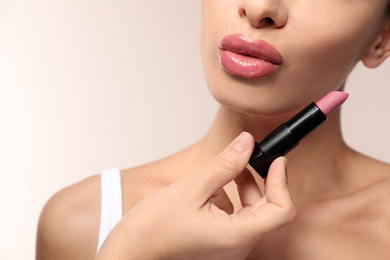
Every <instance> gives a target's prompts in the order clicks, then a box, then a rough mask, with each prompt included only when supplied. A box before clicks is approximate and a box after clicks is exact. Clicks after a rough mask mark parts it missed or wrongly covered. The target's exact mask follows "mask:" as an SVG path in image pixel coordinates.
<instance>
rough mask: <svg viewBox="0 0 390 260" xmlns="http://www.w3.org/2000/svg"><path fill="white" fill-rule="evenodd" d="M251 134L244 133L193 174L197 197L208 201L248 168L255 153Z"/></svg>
mask: <svg viewBox="0 0 390 260" xmlns="http://www.w3.org/2000/svg"><path fill="white" fill-rule="evenodd" d="M253 146H254V140H253V137H252V135H251V134H249V133H247V132H242V133H241V134H240V135H239V136H238V137H237V138H236V139H235V140H233V141H232V142H231V143H230V144H229V145H228V147H227V148H226V149H225V150H224V151H223V152H222V153H220V154H219V155H218V156H217V157H215V158H214V159H213V160H212V161H210V162H209V163H208V164H207V165H206V166H205V167H203V168H202V169H201V170H199V171H197V172H195V173H194V174H191V175H190V176H189V181H191V182H192V183H193V185H194V187H195V188H196V191H197V195H199V196H201V197H202V198H203V199H205V200H207V199H208V198H210V197H211V196H212V195H213V194H214V193H215V192H216V191H218V190H219V189H221V188H222V187H223V186H224V185H226V184H227V183H229V182H230V181H232V180H234V179H235V178H236V176H238V175H239V174H240V173H241V172H242V171H243V170H244V169H245V167H246V166H247V164H248V161H249V157H250V156H251V154H252V152H253Z"/></svg>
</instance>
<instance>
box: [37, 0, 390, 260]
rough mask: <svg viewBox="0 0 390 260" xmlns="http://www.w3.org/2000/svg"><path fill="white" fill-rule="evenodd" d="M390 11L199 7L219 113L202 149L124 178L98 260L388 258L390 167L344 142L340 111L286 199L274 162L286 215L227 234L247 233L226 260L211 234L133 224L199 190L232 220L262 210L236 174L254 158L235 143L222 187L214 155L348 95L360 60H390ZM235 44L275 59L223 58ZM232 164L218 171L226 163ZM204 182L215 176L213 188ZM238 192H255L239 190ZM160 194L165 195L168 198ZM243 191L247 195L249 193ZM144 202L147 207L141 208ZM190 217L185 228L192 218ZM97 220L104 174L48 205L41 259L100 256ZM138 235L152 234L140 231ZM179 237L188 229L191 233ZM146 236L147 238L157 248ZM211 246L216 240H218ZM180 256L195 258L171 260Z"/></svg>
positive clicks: (346, 6) (314, 138) (265, 2)
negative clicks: (115, 258)
mask: <svg viewBox="0 0 390 260" xmlns="http://www.w3.org/2000/svg"><path fill="white" fill-rule="evenodd" d="M389 6H390V2H389V1H387V0H372V1H364V0H352V1H341V0H327V1H312V0H302V1H287V0H228V1H217V0H203V6H202V24H201V52H202V58H203V65H204V70H205V75H206V79H207V83H208V86H209V89H210V92H211V93H212V95H213V96H214V98H215V99H216V100H217V101H218V102H219V103H220V104H221V106H220V109H219V111H218V114H217V116H216V119H215V121H214V123H213V125H212V126H211V128H210V130H209V132H208V133H207V134H206V136H205V137H204V138H203V139H202V140H201V141H199V142H198V143H196V144H194V145H193V146H191V147H189V148H187V149H185V150H183V151H181V152H179V153H177V154H175V155H172V156H170V157H168V158H165V159H163V160H161V161H158V162H154V163H151V164H148V165H145V166H141V167H138V168H134V169H129V170H124V171H122V172H121V180H122V187H123V190H122V193H121V195H122V197H121V198H123V212H124V214H126V213H127V212H129V213H128V214H127V215H126V218H124V220H123V221H122V222H121V223H120V225H118V227H117V228H116V231H115V232H113V233H112V235H110V239H108V240H107V244H106V245H104V246H103V248H102V250H103V249H104V251H102V253H104V254H105V255H103V256H102V257H106V256H107V255H110V254H114V253H115V252H113V251H111V250H110V248H114V245H115V244H116V243H117V242H118V241H119V242H118V244H119V245H120V246H122V247H120V248H121V249H119V250H122V249H123V250H125V251H126V250H127V249H126V247H129V248H131V247H132V245H133V246H136V248H132V249H134V250H135V249H137V250H135V251H137V252H136V253H137V254H135V255H133V256H134V257H133V258H138V259H139V258H141V259H153V258H163V257H169V258H171V257H172V258H175V257H178V258H181V259H187V258H197V257H198V258H206V257H210V258H218V257H224V258H225V259H226V254H224V252H230V253H231V254H228V255H230V256H231V257H232V258H233V259H239V258H247V259H389V258H390V249H389V248H388V244H389V243H390V232H389V231H390V230H389V225H390V204H389V203H388V202H387V201H388V197H389V195H390V189H389V188H390V180H389V177H388V176H389V173H390V166H389V165H388V164H385V163H381V162H378V161H376V160H373V159H371V158H368V157H366V156H364V155H362V154H359V153H357V152H356V151H353V150H352V149H350V148H349V147H348V146H347V145H346V144H345V143H344V141H343V139H342V134H341V130H340V120H339V119H340V115H339V113H340V112H339V110H338V111H335V112H334V113H333V114H332V115H331V116H330V117H329V120H328V122H326V124H324V125H323V126H321V127H320V128H319V129H317V130H316V131H314V132H313V133H312V134H310V135H309V136H308V137H306V139H304V140H303V141H302V143H301V145H300V146H299V147H298V148H297V149H295V150H293V151H292V152H291V153H289V154H288V156H287V158H288V172H289V175H288V185H289V188H288V189H289V191H288V190H287V188H286V186H285V185H283V183H284V177H283V176H284V171H283V168H284V166H285V165H284V162H283V160H282V159H279V160H277V161H275V162H274V165H273V166H272V168H271V169H270V173H269V174H270V176H269V178H268V181H267V184H266V185H268V187H267V186H266V188H265V189H266V195H265V196H266V198H267V199H266V200H267V203H270V202H272V201H273V198H275V197H273V196H271V198H268V197H267V196H270V194H269V193H270V192H269V191H270V187H273V186H274V184H275V185H276V187H279V189H278V192H276V193H272V194H273V195H274V196H276V197H278V196H281V197H282V199H281V201H282V204H281V205H279V206H281V207H280V208H283V209H285V210H281V211H277V212H276V213H275V212H274V213H272V212H271V213H272V214H271V213H270V211H267V210H266V212H262V214H265V215H267V214H268V216H269V218H268V220H269V221H268V223H263V224H264V225H260V226H258V227H256V228H254V229H256V230H255V231H256V232H252V233H250V232H249V230H250V228H249V227H245V225H241V226H240V228H243V229H244V228H245V229H246V230H245V231H248V232H249V233H246V232H243V233H240V232H238V231H235V232H233V233H228V234H235V235H239V238H240V239H241V240H240V241H241V243H242V244H240V241H238V242H237V241H236V240H234V242H226V243H222V246H221V247H220V248H219V250H218V244H216V245H214V246H215V247H213V248H212V249H210V248H205V246H204V244H202V243H201V241H202V239H203V240H204V241H207V242H209V241H208V239H207V238H208V236H209V235H210V234H208V233H202V234H204V237H201V238H202V239H199V240H196V241H195V242H194V240H193V239H194V237H195V236H197V235H195V234H194V233H189V232H183V234H185V235H183V236H181V239H173V238H174V235H172V236H171V234H172V233H174V232H172V230H171V229H169V228H167V229H160V228H158V229H153V227H156V225H151V227H152V230H150V229H147V230H142V229H141V230H140V229H139V228H140V226H137V225H135V224H131V223H132V221H134V222H133V223H142V216H149V214H147V213H148V212H153V206H155V205H157V204H158V203H159V202H161V201H166V200H164V199H161V198H167V197H169V196H171V197H169V198H171V199H173V198H175V199H178V200H174V201H175V202H177V203H178V201H181V200H180V197H183V196H184V195H183V194H184V193H183V192H181V193H179V194H177V196H176V195H169V196H168V195H167V194H171V193H172V190H174V191H177V190H181V191H183V190H187V191H188V192H189V193H191V194H195V193H196V192H195V191H196V189H195V188H202V189H204V191H207V190H208V189H207V188H209V189H210V191H213V192H214V191H216V193H212V194H207V195H208V197H207V198H206V199H205V198H204V197H202V196H201V195H200V194H198V196H197V199H198V200H196V201H197V202H199V201H201V199H203V200H205V201H206V202H208V203H209V204H207V205H213V204H215V205H217V206H218V207H219V208H221V209H222V210H224V211H225V212H228V213H231V212H232V211H233V209H234V211H235V212H236V213H237V212H239V211H240V210H241V208H242V207H243V206H244V210H243V211H245V208H248V207H249V208H250V210H254V211H255V210H257V207H258V205H256V203H258V201H261V199H260V197H261V195H260V191H258V190H256V187H254V185H253V180H251V177H250V175H248V172H247V171H246V170H245V171H244V173H242V174H241V175H240V174H239V173H240V171H241V170H242V169H243V168H244V167H243V165H245V164H246V162H247V161H248V159H249V152H248V150H247V149H244V150H245V151H244V152H242V153H235V152H231V151H232V149H233V148H232V147H234V146H235V144H236V143H237V140H236V141H234V142H233V144H231V145H230V146H228V148H227V149H226V150H225V152H222V158H224V159H226V157H224V156H227V161H230V162H231V163H228V165H233V166H234V167H233V168H234V169H235V170H234V171H229V170H227V172H231V173H232V174H231V175H230V176H229V177H224V178H225V179H224V178H222V179H223V181H221V180H220V179H219V177H218V174H216V175H217V177H216V176H214V175H213V173H215V172H217V173H218V172H220V171H219V170H213V167H214V166H212V165H213V163H211V164H210V163H209V162H210V161H211V162H213V161H214V162H215V160H217V161H218V160H219V159H213V158H220V157H216V156H217V155H218V154H220V152H221V151H223V150H224V148H225V147H226V146H227V145H228V144H229V143H230V141H231V140H233V139H234V138H235V137H236V136H237V135H239V133H240V132H242V131H247V132H249V133H250V134H251V135H252V136H253V137H254V139H255V140H260V139H262V138H263V137H264V136H266V135H267V134H268V133H269V132H270V131H271V130H273V129H274V128H275V127H277V126H278V125H279V124H281V123H283V122H285V121H287V120H288V119H289V118H290V117H291V116H293V115H294V114H295V113H296V112H297V111H299V110H300V109H302V108H303V107H304V106H306V105H307V104H309V103H310V102H312V101H318V100H319V99H320V98H322V97H323V96H324V95H325V94H327V93H328V92H330V91H333V90H343V88H344V84H345V82H346V79H347V77H348V75H349V73H350V72H351V70H352V69H353V68H354V66H355V65H356V63H357V62H359V61H362V62H363V63H364V64H365V65H366V66H367V67H370V68H374V67H377V66H379V65H380V64H381V63H382V62H383V61H384V60H385V59H386V58H387V57H388V56H389V54H390V25H389V24H390V23H389V22H390V11H389ZM238 34H239V35H238ZM230 37H232V39H233V41H235V40H237V41H240V42H241V43H240V44H241V45H240V46H242V48H243V49H245V50H246V51H247V53H248V48H250V47H248V45H250V42H253V41H255V42H258V40H262V41H265V42H267V43H264V42H262V41H261V45H262V46H264V49H267V50H271V49H272V50H271V51H270V52H271V54H270V53H268V52H266V54H265V56H266V57H252V58H253V59H252V58H248V57H243V55H241V54H242V53H239V52H240V51H239V50H237V49H234V48H232V47H229V48H230V49H228V50H229V51H230V53H227V52H226V49H225V48H224V47H223V48H220V47H221V43H222V45H224V43H226V41H228V40H229V39H230ZM275 49H276V51H275ZM267 53H268V54H267ZM229 55H230V56H229ZM251 55H252V56H256V55H255V54H253V53H251ZM257 68H260V69H259V70H257ZM243 136H244V137H243ZM242 138H244V143H247V147H253V139H252V137H251V136H250V135H248V134H242V135H241V138H239V139H238V140H241V141H242ZM241 141H240V142H241ZM248 149H249V150H250V149H251V148H248ZM233 150H234V149H233ZM239 150H240V149H239ZM226 151H227V152H226ZM229 151H230V152H229ZM241 151H243V150H242V149H241ZM226 154H227V155H226ZM220 156H221V155H220ZM224 159H223V160H221V161H226V160H224ZM210 165H211V166H210ZM214 165H215V164H214ZM217 165H218V163H217ZM228 168H229V167H228ZM221 171H223V170H221ZM233 173H234V174H233ZM252 174H253V176H254V178H255V179H256V182H257V184H258V185H259V187H260V190H263V189H264V188H263V187H264V184H263V182H262V180H261V179H260V178H259V177H258V175H257V174H256V173H255V172H252ZM237 175H238V176H239V177H237V178H238V179H236V182H237V183H238V185H235V184H234V182H229V183H228V184H227V185H226V186H224V189H223V190H220V189H218V188H219V186H221V185H223V184H224V182H227V181H230V180H233V179H235V178H236V176H237ZM194 176H198V177H199V180H201V181H199V182H201V183H203V184H204V186H202V185H200V186H198V185H194V186H195V187H191V185H190V183H193V182H196V181H195V180H196V178H194ZM208 176H211V177H209V179H207V178H208ZM183 180H184V181H183ZM189 180H190V181H189ZM205 180H209V182H207V181H205ZM212 180H217V182H218V183H217V184H218V185H212V187H211V186H207V185H206V184H205V183H211V182H212ZM218 180H219V181H218ZM243 180H244V181H243ZM172 183H173V184H172ZM271 183H272V185H271ZM170 184H172V185H170ZM241 184H243V185H245V187H251V188H245V189H243V188H241V187H242V185H241ZM164 187H167V188H165V189H162V188H164ZM172 187H173V188H172ZM183 187H185V188H186V189H184V188H183ZM237 187H238V190H239V192H237ZM161 189H162V190H161ZM246 190H250V192H248V193H246V192H245V191H246ZM156 191H158V192H157V193H153V192H156ZM202 191H203V190H202ZM210 191H209V193H210ZM238 193H239V194H240V195H238ZM290 193H291V197H292V198H293V201H294V205H295V208H296V209H297V211H298V212H299V216H298V217H297V219H296V220H295V221H293V222H291V220H293V219H294V217H295V210H294V207H293V206H292V203H291V201H289V196H290V195H289V194H290ZM150 194H152V195H151V196H149V197H148V195H150ZM156 194H157V195H156ZM174 194H176V193H174ZM248 194H249V195H248ZM275 194H276V195H275ZM226 195H227V196H228V197H229V200H227V198H226ZM252 196H253V197H252ZM145 197H147V199H146V200H143V201H142V202H141V203H139V204H138V205H137V206H136V207H135V205H136V204H137V203H138V202H139V201H141V200H142V199H143V198H145ZM156 197H157V198H156ZM199 197H202V198H201V199H200V198H199ZM248 197H250V199H248ZM240 198H241V200H240ZM145 201H146V202H145ZM229 201H231V203H230V202H229ZM248 201H249V202H248ZM148 203H149V204H148ZM247 203H248V205H249V206H248V207H246V205H247ZM242 204H243V205H242ZM274 205H277V203H274ZM163 206H164V205H163ZM210 207H211V206H210ZM280 208H279V209H280ZM157 212H158V213H159V214H157V215H158V216H161V218H157V219H153V218H152V219H151V222H150V223H154V224H155V223H156V222H157V221H161V223H166V224H167V223H170V224H172V223H171V222H170V220H169V216H171V215H170V214H169V212H165V213H164V211H163V210H158V211H157ZM241 212H242V211H241ZM138 214H139V215H138ZM218 214H219V213H218ZM238 214H239V213H237V215H238ZM184 215H185V214H184ZM272 216H277V217H276V218H273V217H272ZM187 217H188V219H186V221H187V223H188V221H191V219H190V216H187ZM197 219H198V218H194V219H193V221H192V223H194V224H193V225H195V226H196V225H198V227H202V226H204V225H207V223H206V222H203V221H201V220H202V219H201V220H199V221H196V220H197ZM153 220H154V221H153ZM99 221H100V176H93V177H91V178H89V179H87V180H85V181H82V182H80V183H78V184H76V185H74V186H71V187H69V188H66V189H65V190H63V191H61V192H59V193H58V194H56V195H55V196H54V197H53V198H52V199H51V200H50V201H49V202H48V203H47V205H46V206H45V208H44V210H43V212H42V215H41V219H40V224H39V229H38V245H37V257H38V259H91V258H93V257H94V255H95V253H96V245H97V243H98V241H97V240H98V235H99V225H100V224H99ZM290 222H291V223H290ZM288 223H290V224H288ZM241 224H242V223H241ZM287 224H288V225H287ZM234 225H236V224H234ZM284 225H287V226H285V227H283V226H284ZM237 226H238V224H237ZM243 226H244V227H243ZM121 227H122V228H121ZM130 227H131V228H130ZM141 227H142V228H145V226H144V225H143V226H141ZM282 227H283V228H282ZM210 228H211V227H210ZM212 228H215V227H212ZM182 229H183V230H184V231H186V230H187V229H186V227H182ZM123 230H124V231H126V232H125V235H126V234H129V233H130V234H129V241H128V242H129V244H123V245H122V244H121V243H122V242H120V241H123V239H120V238H123V233H121V232H122V231H123ZM130 230H133V231H134V232H135V234H137V235H140V236H141V237H140V240H137V237H132V236H131V232H132V231H130ZM189 230H196V229H195V228H193V229H189ZM143 231H144V232H143ZM174 231H175V230H174ZM164 232H165V233H164ZM229 232H230V231H229ZM145 234H149V238H150V241H148V236H145ZM163 234H166V236H164V235H163ZM211 234H213V233H211ZM244 234H248V236H245V235H244ZM153 235H154V236H156V237H158V238H161V239H160V241H162V239H163V238H166V239H167V242H166V243H164V244H163V245H164V247H158V248H164V250H166V251H164V252H161V251H159V250H153V247H152V248H150V247H148V244H147V243H148V242H150V243H152V242H154V241H155V239H152V237H153ZM198 235H199V234H198ZM265 236H266V237H265ZM221 237H223V232H221V233H219V237H218V238H221ZM118 238H119V240H118ZM171 238H172V240H171ZM213 238H214V239H212V241H215V240H216V239H217V237H213ZM262 238H263V239H262ZM259 239H261V240H259ZM228 240H229V239H228ZM110 241H114V242H110ZM170 241H171V242H172V243H170ZM242 241H244V242H242ZM124 242H126V241H124ZM135 242H137V243H135ZM134 243H135V244H134ZM209 243H211V242H209ZM154 245H155V244H154ZM219 245H220V244H219ZM178 248H179V249H180V248H183V249H188V248H192V250H181V251H180V250H179V252H178V251H175V250H178ZM115 250H116V249H115ZM207 250H210V251H211V252H213V254H211V253H210V254H205V255H203V254H201V252H210V251H207ZM225 250H227V251H225ZM130 251H131V250H130ZM116 252H117V251H116ZM139 252H141V253H139ZM128 253H129V252H125V253H124V254H128ZM130 253H131V252H130ZM160 253H161V254H160ZM186 254H187V255H186ZM135 256H137V257H135Z"/></svg>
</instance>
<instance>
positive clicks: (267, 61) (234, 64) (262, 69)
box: [219, 34, 282, 78]
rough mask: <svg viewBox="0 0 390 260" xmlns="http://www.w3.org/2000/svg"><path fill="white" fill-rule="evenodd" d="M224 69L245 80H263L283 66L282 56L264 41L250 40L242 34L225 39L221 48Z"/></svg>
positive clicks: (220, 55) (221, 61) (220, 54)
mask: <svg viewBox="0 0 390 260" xmlns="http://www.w3.org/2000/svg"><path fill="white" fill-rule="evenodd" d="M219 58H220V63H221V65H222V67H223V68H224V69H225V70H226V71H227V72H229V73H231V74H233V75H237V76H240V77H244V78H262V77H265V76H267V75H269V74H270V73H272V72H274V71H275V70H276V69H277V68H278V67H279V65H280V64H282V55H281V54H280V53H279V51H278V50H277V49H276V48H275V47H274V46H272V45H271V44H269V43H267V42H265V41H263V40H250V39H248V38H246V37H245V36H244V35H241V34H231V35H228V36H226V37H224V38H223V39H222V41H221V43H220V46H219Z"/></svg>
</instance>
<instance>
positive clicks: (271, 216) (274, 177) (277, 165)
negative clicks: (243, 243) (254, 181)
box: [239, 157, 297, 239]
mask: <svg viewBox="0 0 390 260" xmlns="http://www.w3.org/2000/svg"><path fill="white" fill-rule="evenodd" d="M296 216H297V211H296V209H295V206H294V204H293V201H292V198H291V196H290V192H289V190H288V187H287V176H286V159H285V158H284V157H280V158H278V159H276V160H275V161H274V162H273V163H272V165H271V167H270V170H269V172H268V177H267V181H266V185H265V195H264V197H263V198H262V199H261V200H259V201H258V203H256V204H254V206H253V208H252V209H251V210H250V214H242V216H240V217H242V218H241V220H240V223H241V228H240V231H239V233H241V235H243V236H246V237H251V239H255V238H256V239H260V238H262V237H264V236H265V235H267V234H269V233H271V232H274V231H276V230H278V229H280V228H282V227H283V226H285V225H287V224H288V223H290V222H291V221H293V220H294V219H295V218H296Z"/></svg>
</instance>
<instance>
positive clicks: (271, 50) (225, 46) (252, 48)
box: [219, 34, 282, 64]
mask: <svg viewBox="0 0 390 260" xmlns="http://www.w3.org/2000/svg"><path fill="white" fill-rule="evenodd" d="M219 48H221V49H222V50H227V51H231V52H235V53H238V54H241V55H245V56H251V57H254V58H258V59H261V60H264V61H267V62H271V63H274V64H281V63H282V55H281V54H280V52H279V51H278V50H277V49H276V48H275V47H274V46H272V45H271V44H270V43H268V42H266V41H263V40H250V39H249V38H247V37H245V36H244V35H242V34H230V35H227V36H225V37H224V38H223V39H222V40H221V42H220V45H219Z"/></svg>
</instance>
